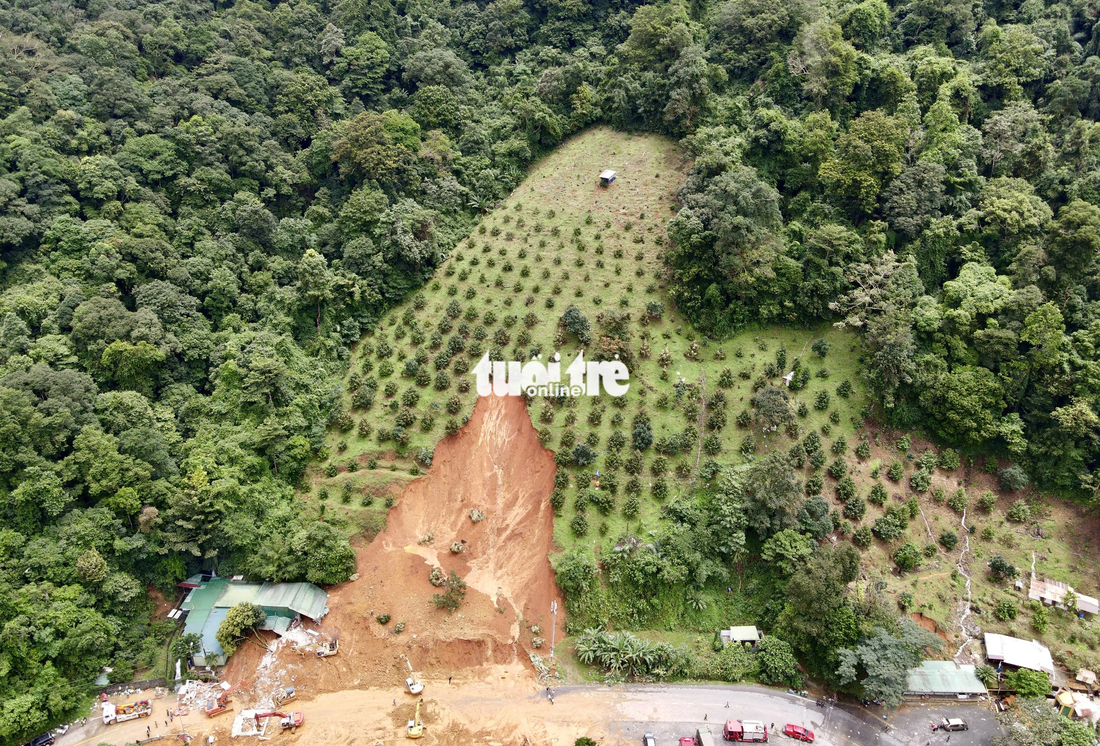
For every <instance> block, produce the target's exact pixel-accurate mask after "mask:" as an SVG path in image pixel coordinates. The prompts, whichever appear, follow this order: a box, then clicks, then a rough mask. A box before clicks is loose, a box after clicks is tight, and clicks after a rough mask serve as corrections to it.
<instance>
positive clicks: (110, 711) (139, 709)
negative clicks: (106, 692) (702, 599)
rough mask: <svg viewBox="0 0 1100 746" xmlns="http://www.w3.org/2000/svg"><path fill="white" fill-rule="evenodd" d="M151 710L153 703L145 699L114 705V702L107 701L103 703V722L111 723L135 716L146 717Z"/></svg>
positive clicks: (135, 717)
mask: <svg viewBox="0 0 1100 746" xmlns="http://www.w3.org/2000/svg"><path fill="white" fill-rule="evenodd" d="M152 712H153V705H152V704H150V703H149V700H147V699H143V700H140V701H138V702H134V703H133V704H129V705H116V704H115V703H114V702H110V701H107V702H104V703H103V724H104V725H111V724H112V723H125V722H126V721H127V720H135V719H137V718H147V717H149V715H150V713H152Z"/></svg>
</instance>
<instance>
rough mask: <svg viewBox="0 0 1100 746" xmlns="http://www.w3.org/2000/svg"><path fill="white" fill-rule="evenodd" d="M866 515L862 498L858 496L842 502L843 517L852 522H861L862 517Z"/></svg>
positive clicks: (865, 507) (865, 506)
mask: <svg viewBox="0 0 1100 746" xmlns="http://www.w3.org/2000/svg"><path fill="white" fill-rule="evenodd" d="M866 513H867V503H865V502H864V501H863V498H862V497H860V496H859V495H855V496H854V497H852V498H850V499H848V500H846V501H845V502H844V517H845V518H848V519H851V520H853V521H861V520H863V516H864V515H866Z"/></svg>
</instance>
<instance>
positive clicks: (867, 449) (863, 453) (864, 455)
mask: <svg viewBox="0 0 1100 746" xmlns="http://www.w3.org/2000/svg"><path fill="white" fill-rule="evenodd" d="M856 456H858V457H859V458H860V459H861V460H863V461H866V460H867V459H869V458H871V444H870V443H868V442H867V441H866V440H861V441H860V442H859V445H858V446H856Z"/></svg>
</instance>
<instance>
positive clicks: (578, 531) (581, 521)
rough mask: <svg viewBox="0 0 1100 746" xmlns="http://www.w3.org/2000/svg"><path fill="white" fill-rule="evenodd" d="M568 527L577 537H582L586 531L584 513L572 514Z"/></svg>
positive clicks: (586, 523) (586, 524) (586, 520)
mask: <svg viewBox="0 0 1100 746" xmlns="http://www.w3.org/2000/svg"><path fill="white" fill-rule="evenodd" d="M569 529H570V530H571V531H572V532H573V535H574V536H577V537H583V536H585V535H586V534H587V533H588V519H587V518H586V517H585V515H584V513H577V514H576V515H575V516H573V520H572V521H570V522H569Z"/></svg>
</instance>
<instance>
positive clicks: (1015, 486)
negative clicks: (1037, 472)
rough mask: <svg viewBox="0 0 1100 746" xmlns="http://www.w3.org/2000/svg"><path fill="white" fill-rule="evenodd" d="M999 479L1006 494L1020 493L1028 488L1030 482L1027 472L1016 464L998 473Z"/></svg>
mask: <svg viewBox="0 0 1100 746" xmlns="http://www.w3.org/2000/svg"><path fill="white" fill-rule="evenodd" d="M997 479H998V481H999V482H1000V484H1001V489H1003V490H1005V491H1006V492H1019V491H1020V490H1022V489H1023V488H1024V487H1027V484H1028V481H1029V480H1028V477H1027V472H1025V471H1024V470H1023V469H1021V468H1020V467H1019V466H1016V465H1015V464H1014V465H1012V466H1006V467H1005V468H1004V469H1001V470H1000V471H999V472H998V473H997Z"/></svg>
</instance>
